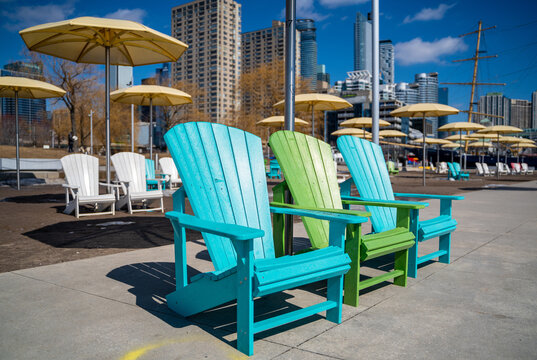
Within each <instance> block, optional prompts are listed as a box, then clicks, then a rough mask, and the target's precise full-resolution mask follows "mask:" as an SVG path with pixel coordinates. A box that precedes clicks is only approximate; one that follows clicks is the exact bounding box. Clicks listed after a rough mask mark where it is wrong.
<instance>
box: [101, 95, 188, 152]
mask: <svg viewBox="0 0 537 360" xmlns="http://www.w3.org/2000/svg"><path fill="white" fill-rule="evenodd" d="M110 99H111V100H112V101H115V102H119V103H123V104H134V105H142V106H149V158H150V159H153V106H154V105H155V106H174V105H183V104H191V103H192V97H191V96H190V95H188V94H187V93H185V92H182V91H181V90H177V89H174V88H171V87H167V86H157V85H137V86H132V87H128V88H123V89H119V90H116V91H114V92H112V93H110Z"/></svg>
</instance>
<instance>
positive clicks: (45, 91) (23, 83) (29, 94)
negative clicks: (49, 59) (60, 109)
mask: <svg viewBox="0 0 537 360" xmlns="http://www.w3.org/2000/svg"><path fill="white" fill-rule="evenodd" d="M64 94H65V91H64V90H63V89H60V88H59V87H57V86H54V85H52V84H49V83H46V82H43V81H39V80H33V79H28V78H23V77H14V76H0V97H6V98H7V97H9V98H15V145H16V160H15V161H16V167H17V190H20V189H21V183H20V153H19V98H25V99H47V98H54V97H62V96H63V95H64Z"/></svg>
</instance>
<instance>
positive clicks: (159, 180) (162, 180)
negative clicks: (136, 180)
mask: <svg viewBox="0 0 537 360" xmlns="http://www.w3.org/2000/svg"><path fill="white" fill-rule="evenodd" d="M146 180H153V181H158V182H165V181H166V179H146Z"/></svg>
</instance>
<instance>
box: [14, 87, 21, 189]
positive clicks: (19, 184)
mask: <svg viewBox="0 0 537 360" xmlns="http://www.w3.org/2000/svg"><path fill="white" fill-rule="evenodd" d="M15 144H16V147H17V149H16V152H17V159H16V161H17V190H20V189H21V164H20V153H19V92H18V91H15Z"/></svg>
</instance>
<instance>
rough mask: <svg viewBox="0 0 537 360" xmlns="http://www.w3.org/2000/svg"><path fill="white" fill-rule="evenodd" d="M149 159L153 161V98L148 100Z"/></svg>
mask: <svg viewBox="0 0 537 360" xmlns="http://www.w3.org/2000/svg"><path fill="white" fill-rule="evenodd" d="M149 158H150V159H151V160H153V98H149Z"/></svg>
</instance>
